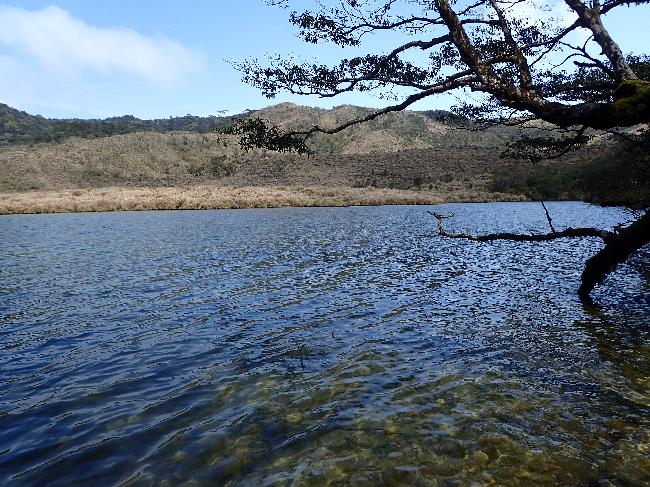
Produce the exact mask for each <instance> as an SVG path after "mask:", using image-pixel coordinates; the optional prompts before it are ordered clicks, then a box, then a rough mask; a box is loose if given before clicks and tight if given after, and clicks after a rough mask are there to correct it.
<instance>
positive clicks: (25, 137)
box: [0, 103, 238, 147]
mask: <svg viewBox="0 0 650 487" xmlns="http://www.w3.org/2000/svg"><path fill="white" fill-rule="evenodd" d="M237 118H238V117H237V116H233V117H216V116H212V117H195V116H192V115H186V116H184V117H170V118H162V119H156V120H140V119H139V118H136V117H134V116H131V115H125V116H121V117H112V118H107V119H104V120H85V119H55V118H45V117H41V116H40V115H30V114H29V113H26V112H22V111H20V110H16V109H15V108H11V107H10V106H8V105H5V104H2V103H0V147H2V146H11V145H19V144H38V143H47V142H61V141H63V140H65V139H67V138H69V137H81V138H90V139H92V138H98V137H110V136H111V135H120V134H130V133H133V132H161V133H164V132H172V131H178V130H182V131H188V132H196V133H207V132H210V131H211V130H214V129H215V128H218V127H222V126H224V125H226V124H229V123H232V122H233V121H234V120H236V119H237Z"/></svg>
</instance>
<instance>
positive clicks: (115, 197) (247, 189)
mask: <svg viewBox="0 0 650 487" xmlns="http://www.w3.org/2000/svg"><path fill="white" fill-rule="evenodd" d="M523 199H524V198H523V197H521V196H516V195H507V194H501V193H490V192H487V191H485V192H484V191H476V190H457V191H454V192H444V193H443V192H436V191H426V190H423V191H415V190H399V189H379V188H372V187H366V188H352V187H323V186H313V187H294V186H239V187H229V186H211V185H192V186H175V187H108V188H90V189H70V190H62V191H27V192H10V193H0V214H3V215H7V214H24V213H72V212H97V211H144V210H208V209H229V208H230V209H232V208H282V207H299V206H374V205H430V204H440V203H449V202H487V201H521V200H523Z"/></svg>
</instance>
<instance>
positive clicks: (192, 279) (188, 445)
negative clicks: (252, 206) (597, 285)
mask: <svg viewBox="0 0 650 487" xmlns="http://www.w3.org/2000/svg"><path fill="white" fill-rule="evenodd" d="M429 209H431V208H426V207H376V208H337V209H304V208H299V209H280V210H239V211H203V212H147V213H104V214H72V215H34V216H9V217H2V218H0V371H1V375H0V484H2V485H6V484H8V485H44V484H45V483H48V485H73V484H79V485H88V484H90V483H91V482H96V483H97V485H111V484H121V483H127V485H149V484H154V485H178V484H183V483H188V485H203V484H206V485H287V484H293V485H323V484H337V483H338V484H354V485H399V484H403V485H535V484H549V485H553V484H561V485H591V484H593V485H600V484H598V481H599V480H603V479H608V480H609V481H610V482H611V484H614V485H648V482H650V460H649V458H650V446H649V443H650V421H649V419H648V418H649V416H650V325H649V323H650V318H649V316H650V297H649V296H650V293H649V290H650V288H649V282H650V269H649V266H648V262H650V252H648V251H646V252H645V254H644V255H642V256H641V257H639V258H637V259H635V260H634V261H632V262H631V263H630V264H629V265H625V266H623V267H621V269H620V270H619V271H618V272H617V273H616V274H615V275H614V276H613V277H612V278H610V280H609V281H608V283H607V286H606V287H605V289H603V290H601V291H599V292H598V293H597V294H596V299H597V301H599V302H600V303H602V306H601V308H600V309H599V310H597V309H589V308H585V307H583V306H582V305H581V304H580V302H579V301H578V299H577V298H576V296H575V290H576V289H577V286H578V281H579V275H580V271H581V266H582V264H583V262H584V259H585V256H586V255H588V254H589V253H591V252H593V251H594V250H595V249H597V248H598V247H599V245H600V244H599V242H597V241H595V240H583V241H578V240H570V241H558V242H554V243H549V244H529V245H527V244H517V243H510V242H499V243H495V244H492V245H488V244H478V243H473V242H466V241H461V240H449V239H442V238H439V237H438V236H436V235H435V233H436V230H435V224H434V222H433V221H432V218H431V216H430V215H428V214H427V210H429ZM549 209H550V210H551V213H552V214H553V217H554V221H555V223H556V226H558V227H564V226H567V225H572V226H579V225H599V226H605V227H607V226H611V225H614V224H615V223H618V222H620V221H624V220H625V219H626V218H627V217H628V216H627V215H626V214H625V213H624V212H622V211H621V210H618V209H611V208H610V209H603V208H597V207H591V206H587V205H583V204H578V203H556V204H550V205H549ZM436 211H446V212H450V211H453V212H455V215H456V216H455V218H454V219H453V220H449V221H448V226H449V228H450V229H453V230H463V231H473V232H488V231H490V232H491V231H496V230H519V231H524V230H526V231H539V232H545V231H546V223H545V217H544V213H543V210H542V209H541V207H540V206H539V205H538V204H529V203H512V204H503V203H501V204H465V205H445V206H444V207H442V208H441V207H438V208H436ZM611 484H608V483H606V482H605V483H603V484H602V485H611Z"/></svg>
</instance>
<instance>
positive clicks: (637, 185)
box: [489, 134, 650, 208]
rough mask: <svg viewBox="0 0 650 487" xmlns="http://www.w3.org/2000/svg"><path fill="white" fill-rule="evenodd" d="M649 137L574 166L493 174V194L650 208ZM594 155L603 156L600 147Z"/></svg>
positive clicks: (547, 165)
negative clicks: (578, 200) (597, 153)
mask: <svg viewBox="0 0 650 487" xmlns="http://www.w3.org/2000/svg"><path fill="white" fill-rule="evenodd" d="M647 139H648V136H647V135H643V134H641V135H637V136H629V140H628V141H625V142H622V143H620V144H618V145H617V146H616V147H615V148H614V149H609V150H604V152H605V153H604V154H603V155H598V156H595V157H594V158H592V159H587V160H583V161H579V162H574V163H572V164H557V163H545V164H521V165H515V166H508V167H504V168H502V169H500V170H499V171H497V172H496V173H495V174H494V177H493V179H492V182H491V183H490V185H489V189H490V190H491V191H497V192H504V193H515V194H524V195H526V196H528V197H530V198H532V199H544V200H553V199H567V198H568V199H584V200H586V201H591V202H594V203H600V204H605V205H625V206H629V207H634V208H647V207H648V206H650V151H649V150H648V148H649V147H650V145H648V140H647ZM595 151H597V152H603V147H602V146H598V147H597V148H596V149H595Z"/></svg>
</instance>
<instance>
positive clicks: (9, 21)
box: [0, 6, 202, 85]
mask: <svg viewBox="0 0 650 487" xmlns="http://www.w3.org/2000/svg"><path fill="white" fill-rule="evenodd" d="M0 44H6V45H9V46H12V47H14V48H16V49H19V50H20V51H22V52H24V53H27V54H29V55H31V56H33V57H35V58H36V59H37V60H38V62H39V63H40V64H41V65H42V66H43V67H45V68H46V69H47V70H48V71H51V72H54V73H57V74H58V75H60V76H78V75H80V74H83V73H84V72H85V71H88V70H91V71H95V72H98V73H101V74H114V73H116V72H117V73H128V74H132V75H136V76H139V77H142V78H145V79H147V80H150V81H153V82H156V83H159V84H162V85H170V84H173V83H174V82H176V81H178V80H179V79H181V78H182V77H183V76H185V75H187V74H188V73H190V72H192V71H195V70H197V69H199V68H200V67H201V64H202V59H201V57H200V56H199V55H197V54H196V53H193V52H192V51H190V50H188V49H187V48H185V47H183V46H182V45H181V44H179V43H177V42H174V41H172V40H170V39H168V38H167V37H165V36H163V35H156V36H146V35H143V34H140V33H138V32H136V31H134V30H132V29H126V28H119V27H118V28H105V27H95V26H92V25H89V24H87V23H85V22H84V21H82V20H79V19H76V18H74V17H73V16H72V15H70V13H68V12H66V11H65V10H62V9H60V8H58V7H47V8H44V9H42V10H37V11H28V10H24V9H21V8H15V7H1V6H0Z"/></svg>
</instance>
